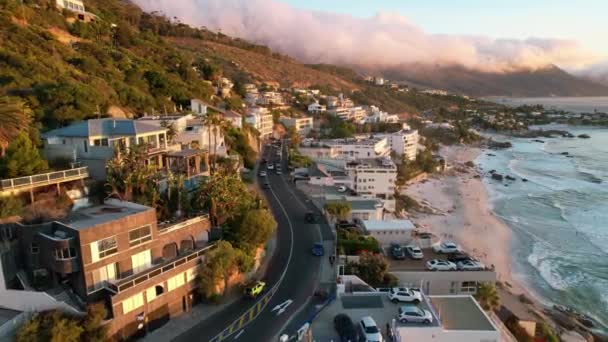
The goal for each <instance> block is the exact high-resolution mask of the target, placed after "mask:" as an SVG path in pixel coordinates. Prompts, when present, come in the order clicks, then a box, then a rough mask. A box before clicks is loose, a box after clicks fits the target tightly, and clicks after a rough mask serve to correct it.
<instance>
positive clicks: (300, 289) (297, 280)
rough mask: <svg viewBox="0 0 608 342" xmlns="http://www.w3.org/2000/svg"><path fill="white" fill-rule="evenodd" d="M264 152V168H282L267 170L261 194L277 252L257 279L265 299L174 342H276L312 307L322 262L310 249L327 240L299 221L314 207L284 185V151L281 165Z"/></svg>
mask: <svg viewBox="0 0 608 342" xmlns="http://www.w3.org/2000/svg"><path fill="white" fill-rule="evenodd" d="M264 152H265V153H264V156H265V158H267V160H268V161H269V162H281V163H282V165H283V167H282V168H283V171H284V172H285V174H283V175H277V174H276V170H268V180H269V183H270V189H263V190H262V191H263V192H264V194H265V196H266V198H267V200H268V204H269V206H270V208H271V211H272V213H273V214H274V217H275V219H276V221H277V223H278V229H277V245H276V249H275V252H274V255H273V257H272V259H271V261H270V264H269V267H268V268H267V272H266V275H265V276H264V277H263V278H262V279H263V280H264V281H265V282H266V283H267V286H266V289H267V290H266V293H265V294H264V295H262V296H261V297H259V298H258V299H257V300H247V299H240V300H237V301H236V302H235V303H233V304H231V305H229V306H228V307H227V308H226V309H225V310H223V311H221V312H219V313H217V314H215V315H214V316H212V317H211V318H209V319H207V320H204V321H202V322H200V323H199V324H198V325H196V326H194V327H193V328H192V329H190V330H189V331H186V332H184V333H183V334H181V335H180V336H178V337H177V338H176V339H175V341H187V342H193V341H212V342H219V341H255V342H260V341H262V342H265V341H275V340H276V339H275V338H276V337H277V336H278V335H279V334H281V333H284V332H287V333H288V334H293V333H294V332H295V331H294V329H295V327H297V326H299V325H300V324H301V323H304V320H305V319H306V317H307V316H308V315H309V314H308V312H309V311H310V310H311V307H312V306H313V305H314V304H315V303H316V300H315V298H314V296H313V294H314V291H315V289H316V288H317V286H318V283H319V281H318V280H319V279H318V277H319V272H320V266H321V257H315V256H313V255H312V254H311V247H312V245H313V243H315V242H321V241H322V236H326V235H327V234H328V233H329V234H331V231H330V228H329V226H327V225H326V224H324V223H323V224H320V225H319V226H317V225H312V224H308V223H307V222H306V221H305V220H304V214H305V213H306V211H307V210H311V209H314V206H313V205H312V204H311V203H308V202H307V200H306V198H305V197H304V196H303V195H302V194H300V193H298V192H297V191H296V190H295V187H294V186H293V184H289V180H288V176H287V173H288V171H287V163H286V161H285V160H286V159H287V155H286V148H284V151H283V159H284V160H283V161H280V160H278V159H279V157H278V156H276V153H275V150H272V151H267V150H265V151H264ZM262 168H263V167H262ZM321 230H323V234H322V232H321ZM324 257H327V251H326V256H324ZM286 302H287V303H290V304H286ZM279 305H283V306H285V308H284V310H282V311H281V310H280V309H276V310H273V309H274V308H275V307H277V306H279ZM292 318H293V319H292Z"/></svg>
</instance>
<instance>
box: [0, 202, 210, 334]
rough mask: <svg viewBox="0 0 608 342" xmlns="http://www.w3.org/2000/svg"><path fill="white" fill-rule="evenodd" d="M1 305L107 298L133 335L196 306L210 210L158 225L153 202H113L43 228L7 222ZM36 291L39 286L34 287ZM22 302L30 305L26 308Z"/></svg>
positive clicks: (114, 323) (117, 328)
mask: <svg viewBox="0 0 608 342" xmlns="http://www.w3.org/2000/svg"><path fill="white" fill-rule="evenodd" d="M0 229H1V231H2V232H3V234H2V235H1V237H2V240H3V243H4V246H10V247H9V248H8V249H6V250H5V251H4V253H3V255H2V263H1V266H2V270H0V271H1V272H0V274H2V278H3V279H4V284H2V285H3V286H2V287H0V297H1V298H5V297H6V295H9V297H6V298H10V300H9V299H6V300H3V302H2V306H4V307H6V308H9V309H17V310H22V311H27V310H33V311H40V310H43V309H50V308H53V307H52V306H53V303H54V304H55V308H59V309H65V308H66V307H73V308H74V309H75V310H76V311H81V312H82V311H84V310H85V309H86V305H88V304H91V303H99V302H101V303H103V304H104V305H105V306H106V308H107V310H108V313H109V317H107V318H108V319H109V320H110V322H109V325H108V333H109V336H111V337H112V338H113V339H126V338H129V337H132V336H134V335H136V334H138V333H141V332H144V331H150V330H153V329H155V328H158V327H160V326H161V325H163V324H164V323H165V322H166V321H167V320H168V319H169V318H172V317H175V316H177V315H179V314H181V313H183V312H185V311H189V310H190V308H191V307H192V304H193V302H194V301H195V296H196V294H195V288H196V283H195V281H194V280H195V277H196V274H197V272H198V267H200V264H201V262H202V261H201V260H202V257H203V256H204V254H205V253H206V252H207V251H208V250H209V249H210V248H213V245H212V244H210V243H209V238H208V236H209V235H208V232H209V220H208V216H207V215H201V216H193V217H190V218H183V219H181V220H177V221H175V222H163V223H158V222H157V219H156V210H155V209H154V208H151V207H147V206H143V205H139V204H135V203H130V202H123V201H119V200H114V199H112V200H107V201H106V202H105V203H104V204H101V205H95V206H91V207H88V208H84V209H80V210H77V211H75V212H72V213H71V214H70V215H69V216H68V217H67V218H65V219H63V220H60V221H55V222H48V223H43V224H37V225H29V226H25V225H21V224H18V223H15V224H6V225H1V226H0ZM34 288H35V289H34ZM22 302H25V303H27V305H23V304H22Z"/></svg>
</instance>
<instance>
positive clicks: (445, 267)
mask: <svg viewBox="0 0 608 342" xmlns="http://www.w3.org/2000/svg"><path fill="white" fill-rule="evenodd" d="M426 268H427V269H428V270H430V271H456V264H455V263H453V262H451V261H447V260H439V259H434V260H429V261H427V262H426Z"/></svg>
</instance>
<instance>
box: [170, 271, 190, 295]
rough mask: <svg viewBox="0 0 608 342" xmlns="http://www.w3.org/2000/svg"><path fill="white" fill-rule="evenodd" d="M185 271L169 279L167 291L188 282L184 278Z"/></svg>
mask: <svg viewBox="0 0 608 342" xmlns="http://www.w3.org/2000/svg"><path fill="white" fill-rule="evenodd" d="M184 273H185V272H182V273H180V274H178V275H176V276H174V277H172V278H169V280H167V291H173V290H175V289H176V288H178V287H180V286H182V285H184V284H185V283H186V281H185V280H184V275H185V274H184Z"/></svg>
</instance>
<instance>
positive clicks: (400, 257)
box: [391, 243, 405, 260]
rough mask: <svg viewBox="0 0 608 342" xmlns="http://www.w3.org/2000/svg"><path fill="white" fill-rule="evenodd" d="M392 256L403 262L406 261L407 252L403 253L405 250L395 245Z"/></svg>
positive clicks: (392, 247)
mask: <svg viewBox="0 0 608 342" xmlns="http://www.w3.org/2000/svg"><path fill="white" fill-rule="evenodd" d="M391 256H392V257H393V259H395V260H403V259H405V252H404V251H403V248H402V247H401V246H399V244H397V243H393V244H391Z"/></svg>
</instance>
